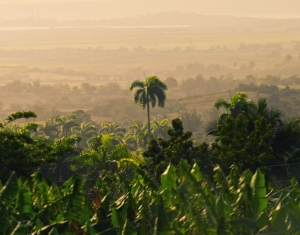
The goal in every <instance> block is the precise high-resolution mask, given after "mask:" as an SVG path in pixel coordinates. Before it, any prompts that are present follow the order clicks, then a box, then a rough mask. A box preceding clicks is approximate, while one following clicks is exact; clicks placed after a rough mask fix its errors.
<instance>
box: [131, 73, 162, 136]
mask: <svg viewBox="0 0 300 235" xmlns="http://www.w3.org/2000/svg"><path fill="white" fill-rule="evenodd" d="M134 88H137V89H136V91H135V93H134V96H133V101H134V102H135V103H140V105H141V106H142V107H143V109H144V108H145V107H147V114H148V138H149V139H150V108H149V103H151V105H152V107H153V108H154V107H155V105H156V104H158V106H159V107H164V105H165V101H166V92H165V90H167V85H166V84H165V83H163V82H162V81H160V80H159V78H158V77H156V76H150V77H148V78H147V79H146V81H145V82H142V81H140V80H136V81H134V82H133V83H132V84H131V86H130V88H129V89H130V90H133V89H134Z"/></svg>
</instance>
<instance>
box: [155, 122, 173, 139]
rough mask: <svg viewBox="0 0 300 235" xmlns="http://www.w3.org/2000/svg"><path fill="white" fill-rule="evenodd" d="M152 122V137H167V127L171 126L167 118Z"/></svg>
mask: <svg viewBox="0 0 300 235" xmlns="http://www.w3.org/2000/svg"><path fill="white" fill-rule="evenodd" d="M151 123H152V131H153V137H154V138H155V139H156V140H157V139H158V138H162V139H165V140H166V139H167V138H168V137H169V136H168V133H167V131H168V129H169V128H171V126H170V125H169V121H168V119H163V120H162V121H160V122H159V121H157V120H154V121H152V122H151Z"/></svg>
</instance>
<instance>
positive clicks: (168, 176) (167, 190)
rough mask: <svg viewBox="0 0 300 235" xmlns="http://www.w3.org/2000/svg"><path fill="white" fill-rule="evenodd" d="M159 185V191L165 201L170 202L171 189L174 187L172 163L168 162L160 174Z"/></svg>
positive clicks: (174, 174)
mask: <svg viewBox="0 0 300 235" xmlns="http://www.w3.org/2000/svg"><path fill="white" fill-rule="evenodd" d="M160 178H161V186H160V189H159V191H160V193H162V196H163V198H164V200H165V201H166V202H170V201H171V199H172V189H176V187H177V184H176V169H175V167H174V166H173V165H172V164H169V166H168V167H167V169H166V170H165V172H164V173H163V174H162V175H161V176H160Z"/></svg>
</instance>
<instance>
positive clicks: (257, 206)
mask: <svg viewBox="0 0 300 235" xmlns="http://www.w3.org/2000/svg"><path fill="white" fill-rule="evenodd" d="M251 188H252V190H253V201H252V205H251V206H252V209H253V216H254V219H257V218H258V217H259V215H260V213H261V212H262V211H263V210H264V209H265V208H266V207H267V203H268V199H267V198H266V192H267V189H266V186H265V176H264V174H263V173H262V172H261V170H260V169H258V170H257V171H256V172H255V174H254V175H253V177H252V180H251Z"/></svg>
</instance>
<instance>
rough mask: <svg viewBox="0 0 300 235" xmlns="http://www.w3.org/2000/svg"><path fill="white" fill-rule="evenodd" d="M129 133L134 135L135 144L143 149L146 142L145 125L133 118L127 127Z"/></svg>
mask: <svg viewBox="0 0 300 235" xmlns="http://www.w3.org/2000/svg"><path fill="white" fill-rule="evenodd" d="M129 131H130V133H132V135H133V136H134V137H135V139H136V142H137V145H138V146H139V147H141V148H143V149H146V145H147V144H146V143H147V136H148V131H147V125H145V124H143V123H141V122H139V121H136V120H133V124H132V125H131V126H130V127H129Z"/></svg>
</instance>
